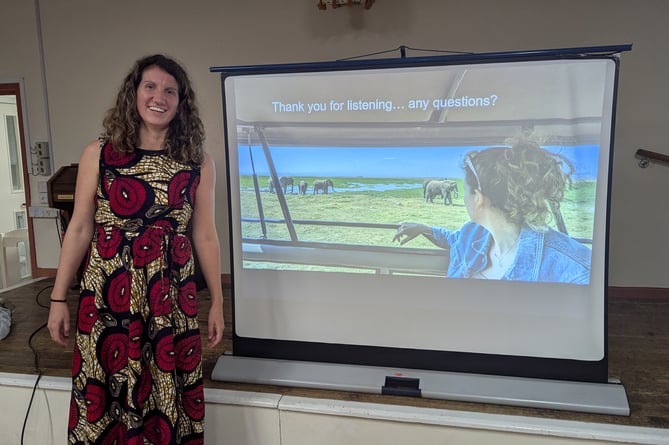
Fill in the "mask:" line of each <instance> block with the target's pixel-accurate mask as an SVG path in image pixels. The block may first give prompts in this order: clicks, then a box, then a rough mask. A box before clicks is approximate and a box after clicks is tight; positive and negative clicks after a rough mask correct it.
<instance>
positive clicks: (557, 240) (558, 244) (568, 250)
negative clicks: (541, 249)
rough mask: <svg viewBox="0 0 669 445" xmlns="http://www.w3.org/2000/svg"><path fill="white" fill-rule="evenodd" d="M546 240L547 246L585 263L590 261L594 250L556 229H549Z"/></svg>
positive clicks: (545, 236)
mask: <svg viewBox="0 0 669 445" xmlns="http://www.w3.org/2000/svg"><path fill="white" fill-rule="evenodd" d="M544 240H545V241H544V245H545V248H548V249H553V250H555V251H558V252H560V253H562V254H565V255H567V256H570V257H571V258H573V259H576V260H579V262H582V263H584V264H589V263H590V260H591V257H592V250H591V249H590V248H589V247H587V246H586V245H585V244H583V243H581V242H580V241H578V240H576V239H574V238H572V237H571V236H569V235H567V234H565V233H562V232H558V231H557V230H554V229H548V230H547V231H546V233H545V235H544Z"/></svg>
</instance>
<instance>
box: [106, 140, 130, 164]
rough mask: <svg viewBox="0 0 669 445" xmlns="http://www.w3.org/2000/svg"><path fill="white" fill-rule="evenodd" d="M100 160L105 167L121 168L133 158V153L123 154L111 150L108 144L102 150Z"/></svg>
mask: <svg viewBox="0 0 669 445" xmlns="http://www.w3.org/2000/svg"><path fill="white" fill-rule="evenodd" d="M102 158H103V160H104V162H105V164H107V165H111V166H114V167H121V166H124V165H126V164H128V163H130V162H131V161H132V160H134V158H135V153H123V152H120V151H116V150H114V149H113V148H112V146H111V144H110V143H107V145H106V146H105V147H104V150H102Z"/></svg>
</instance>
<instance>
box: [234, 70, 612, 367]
mask: <svg viewBox="0 0 669 445" xmlns="http://www.w3.org/2000/svg"><path fill="white" fill-rule="evenodd" d="M616 72H617V67H616V62H615V60H614V59H613V58H607V57H603V58H583V59H576V58H574V59H570V58H563V59H559V60H522V61H512V62H510V61H500V62H490V63H487V62H481V61H477V62H476V63H472V62H469V63H465V64H462V63H457V64H453V63H449V64H439V63H435V64H422V65H421V66H402V64H401V63H397V64H390V66H388V67H382V68H380V67H377V66H374V67H369V68H365V67H356V69H347V68H346V64H342V66H341V67H333V69H318V70H309V69H299V68H295V69H293V68H286V69H285V70H281V67H279V68H278V69H276V70H274V71H273V70H266V71H263V70H258V71H254V70H253V69H250V70H249V71H248V72H236V73H234V74H232V75H227V76H224V78H223V87H224V107H225V110H224V114H225V116H226V138H227V145H228V147H227V150H228V168H229V172H228V174H229V181H230V187H229V193H230V196H229V199H230V218H231V219H230V224H231V235H232V239H231V241H232V249H233V252H232V263H233V275H234V283H235V285H234V292H235V320H236V324H235V333H236V335H237V336H238V337H239V338H242V339H243V338H249V339H254V341H255V340H262V339H266V340H278V341H291V342H305V343H322V344H328V345H362V346H370V347H379V348H400V349H403V348H406V349H411V350H417V351H449V352H464V353H472V354H494V355H501V356H522V357H534V358H557V359H570V360H585V361H595V362H596V361H599V360H602V359H603V357H604V355H605V351H604V345H605V341H604V332H605V327H604V319H605V317H604V282H605V264H606V261H605V251H606V232H607V214H606V210H607V200H608V188H609V184H608V181H609V178H608V174H609V162H610V159H609V156H610V151H611V134H612V116H613V104H614V85H615V81H614V80H615V74H616ZM326 314H327V315H326ZM370 320H374V323H370ZM344 326H345V329H343V328H342V327H344ZM260 349H262V346H261V347H260ZM300 358H304V357H300ZM434 366H437V367H438V366H440V365H434ZM449 366H450V364H449V363H443V367H444V368H445V369H449Z"/></svg>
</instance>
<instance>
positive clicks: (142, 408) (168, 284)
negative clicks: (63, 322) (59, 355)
mask: <svg viewBox="0 0 669 445" xmlns="http://www.w3.org/2000/svg"><path fill="white" fill-rule="evenodd" d="M101 146H102V149H101V153H100V172H99V178H100V179H99V183H98V188H97V193H96V211H95V231H94V235H93V241H92V243H91V247H90V249H89V251H88V253H87V256H86V259H85V262H84V263H83V265H82V278H81V293H80V298H79V307H78V314H77V326H76V341H75V346H74V354H73V369H72V379H73V390H72V399H71V403H70V416H69V424H68V430H69V443H70V444H112V443H113V444H119V445H120V444H146V443H150V444H156V445H158V444H161V445H162V444H202V443H204V387H203V381H202V360H201V358H202V345H201V339H200V331H199V327H198V323H197V299H196V293H197V288H196V281H195V277H194V258H193V253H192V250H191V244H190V241H189V237H188V236H187V235H186V230H187V228H188V225H189V222H190V218H191V214H192V211H193V203H194V200H195V191H196V189H197V186H198V184H199V182H200V170H199V166H196V165H191V164H186V163H180V162H177V161H175V160H173V159H171V158H170V157H168V156H167V155H166V152H165V151H149V150H142V149H136V150H135V152H134V153H118V152H116V151H114V150H113V149H112V147H111V144H109V143H105V142H101Z"/></svg>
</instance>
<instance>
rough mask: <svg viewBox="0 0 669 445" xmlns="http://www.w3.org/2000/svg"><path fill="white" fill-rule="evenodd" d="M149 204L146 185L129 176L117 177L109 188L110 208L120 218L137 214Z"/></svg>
mask: <svg viewBox="0 0 669 445" xmlns="http://www.w3.org/2000/svg"><path fill="white" fill-rule="evenodd" d="M147 204H148V205H149V206H150V205H151V204H152V203H148V193H147V190H146V183H145V182H144V181H142V180H141V179H137V178H132V177H129V176H117V177H116V178H114V180H113V182H112V183H111V186H110V187H109V207H110V208H111V211H112V212H114V213H115V214H116V215H118V216H120V217H128V216H132V215H135V214H137V213H138V212H139V211H140V210H141V209H142V207H144V206H145V205H147Z"/></svg>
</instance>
